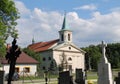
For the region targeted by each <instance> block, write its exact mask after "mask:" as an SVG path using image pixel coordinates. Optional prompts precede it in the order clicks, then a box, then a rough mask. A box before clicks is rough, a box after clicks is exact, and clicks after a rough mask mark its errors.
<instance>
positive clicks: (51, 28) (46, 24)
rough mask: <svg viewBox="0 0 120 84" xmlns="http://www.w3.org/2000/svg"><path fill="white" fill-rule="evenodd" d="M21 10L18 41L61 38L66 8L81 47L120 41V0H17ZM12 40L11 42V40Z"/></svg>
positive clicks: (26, 41)
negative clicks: (60, 33) (102, 42)
mask: <svg viewBox="0 0 120 84" xmlns="http://www.w3.org/2000/svg"><path fill="white" fill-rule="evenodd" d="M15 4H16V7H17V8H18V10H19V12H20V17H21V18H20V19H19V20H18V21H17V22H18V25H17V26H16V28H17V29H18V31H19V39H18V44H19V46H21V47H26V46H28V45H29V44H31V40H32V38H33V37H34V39H35V42H40V41H49V40H53V39H58V38H59V33H58V31H59V30H60V29H61V27H62V23H63V17H64V11H66V12H67V22H68V24H69V27H70V29H71V30H72V31H73V42H74V43H75V44H76V45H78V46H79V47H84V46H89V45H91V44H99V43H101V41H102V40H104V41H105V42H106V43H113V42H120V0H15ZM8 42H11V40H9V41H8Z"/></svg>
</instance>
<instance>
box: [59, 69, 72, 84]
mask: <svg viewBox="0 0 120 84" xmlns="http://www.w3.org/2000/svg"><path fill="white" fill-rule="evenodd" d="M58 84H73V81H72V77H71V76H70V72H69V71H65V72H60V73H59V78H58Z"/></svg>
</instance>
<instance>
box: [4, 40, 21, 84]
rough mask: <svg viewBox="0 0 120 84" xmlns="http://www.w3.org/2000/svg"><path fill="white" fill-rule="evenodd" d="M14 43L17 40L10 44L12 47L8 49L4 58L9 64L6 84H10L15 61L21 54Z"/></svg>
mask: <svg viewBox="0 0 120 84" xmlns="http://www.w3.org/2000/svg"><path fill="white" fill-rule="evenodd" d="M16 42H17V40H16V39H14V40H13V42H12V46H11V47H10V48H8V50H7V53H6V56H5V57H6V59H7V60H8V63H9V64H10V68H9V75H8V84H11V80H12V76H13V75H14V72H15V64H16V60H17V58H18V57H19V55H20V54H21V50H20V48H19V47H18V45H16Z"/></svg>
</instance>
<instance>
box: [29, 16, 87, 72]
mask: <svg viewBox="0 0 120 84" xmlns="http://www.w3.org/2000/svg"><path fill="white" fill-rule="evenodd" d="M28 48H29V49H31V50H33V51H35V52H37V53H40V56H41V61H42V62H41V63H40V64H41V65H40V67H41V69H43V70H49V69H50V66H51V63H52V62H53V61H54V62H55V63H56V66H57V67H60V68H62V69H63V70H64V71H66V70H69V71H71V72H72V73H75V69H76V68H77V69H80V68H82V69H83V70H84V69H85V51H83V50H82V49H80V48H79V47H77V46H76V45H75V44H74V43H73V42H72V31H71V30H70V28H69V26H68V25H67V22H66V15H65V16H64V20H63V25H62V28H61V30H60V31H59V39H55V40H51V41H48V42H38V43H32V44H31V45H29V46H28Z"/></svg>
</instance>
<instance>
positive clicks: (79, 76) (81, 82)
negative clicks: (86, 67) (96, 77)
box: [75, 69, 85, 84]
mask: <svg viewBox="0 0 120 84" xmlns="http://www.w3.org/2000/svg"><path fill="white" fill-rule="evenodd" d="M75 82H76V83H77V84H85V75H84V72H83V71H82V69H76V79H75Z"/></svg>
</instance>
